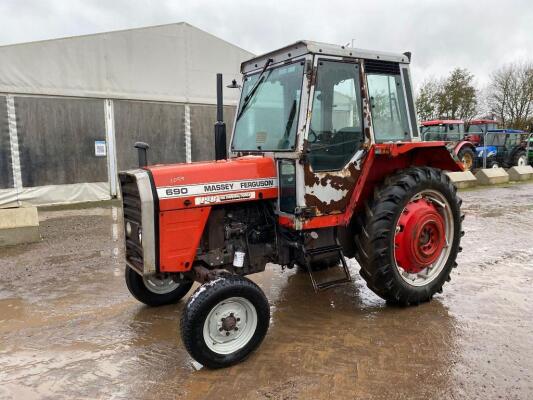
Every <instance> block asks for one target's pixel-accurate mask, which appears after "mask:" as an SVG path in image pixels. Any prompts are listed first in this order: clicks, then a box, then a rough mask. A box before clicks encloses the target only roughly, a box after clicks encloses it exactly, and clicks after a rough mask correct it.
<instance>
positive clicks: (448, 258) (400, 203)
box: [356, 167, 462, 305]
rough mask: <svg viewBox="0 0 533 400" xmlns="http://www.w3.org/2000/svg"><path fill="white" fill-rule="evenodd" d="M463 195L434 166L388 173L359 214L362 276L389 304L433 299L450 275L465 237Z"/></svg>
mask: <svg viewBox="0 0 533 400" xmlns="http://www.w3.org/2000/svg"><path fill="white" fill-rule="evenodd" d="M460 206H461V199H460V198H459V197H458V196H457V195H456V189H455V187H454V186H453V184H452V183H451V181H450V179H449V178H448V176H447V175H446V174H444V173H443V172H442V171H441V170H438V169H435V168H428V167H424V168H410V169H407V170H404V171H401V172H399V173H397V174H396V175H394V176H393V177H391V178H389V179H388V180H387V181H386V182H385V184H384V185H383V186H382V187H381V188H380V189H378V190H377V191H376V194H375V196H374V198H373V199H372V200H371V201H370V202H369V203H368V206H367V207H366V213H365V215H361V216H360V221H359V222H360V224H361V225H362V226H361V229H360V233H359V235H358V236H357V237H356V245H357V250H358V253H357V259H358V261H359V264H360V265H361V276H362V277H363V278H364V279H365V280H366V282H367V285H368V287H369V288H370V289H371V290H372V291H374V292H375V293H376V294H377V295H379V296H381V297H382V298H384V299H385V300H387V302H388V303H392V304H400V305H411V304H419V303H421V302H425V301H429V300H430V299H431V298H432V296H433V295H434V294H435V293H436V292H440V291H441V290H442V286H443V285H444V283H445V282H446V281H448V280H449V279H450V272H451V270H452V268H453V267H454V266H456V265H457V264H456V262H455V259H456V257H457V253H458V252H459V250H460V247H459V242H460V238H461V236H462V231H461V221H462V216H461V213H460Z"/></svg>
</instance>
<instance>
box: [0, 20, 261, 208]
mask: <svg viewBox="0 0 533 400" xmlns="http://www.w3.org/2000/svg"><path fill="white" fill-rule="evenodd" d="M252 56H253V54H252V53H250V52H248V51H246V50H243V49H241V48H239V47H237V46H235V45H232V44H230V43H228V42H226V41H224V40H222V39H219V38H217V37H215V36H213V35H211V34H209V33H207V32H204V31H202V30H200V29H198V28H195V27H193V26H191V25H189V24H187V23H184V22H182V23H176V24H169V25H161V26H154V27H148V28H140V29H130V30H124V31H116V32H109V33H100V34H94V35H86V36H77V37H71V38H64V39H55V40H46V41H40V42H32V43H23V44H16V45H9V46H0V60H1V62H0V207H12V206H17V205H23V204H25V203H30V204H35V205H39V204H53V203H63V202H75V201H91V200H100V199H109V198H110V197H112V196H115V195H116V194H117V184H116V175H117V171H120V170H123V169H127V168H132V167H134V166H135V165H136V152H135V151H134V149H133V147H132V146H133V143H134V142H136V141H144V142H147V143H149V144H150V145H151V149H150V151H149V162H150V163H156V162H157V163H167V162H190V161H197V160H207V159H213V158H214V146H213V124H214V122H215V119H216V107H215V104H216V86H215V83H216V73H217V72H221V73H223V74H224V84H225V85H226V84H229V83H230V82H231V81H232V80H233V79H237V80H239V68H240V63H241V62H242V61H244V60H246V59H249V58H251V57H252ZM238 96H239V91H238V90H237V89H225V91H224V103H225V105H226V107H225V115H224V119H225V121H226V123H227V124H228V130H230V129H231V124H232V121H233V115H234V110H235V105H236V103H237V100H238Z"/></svg>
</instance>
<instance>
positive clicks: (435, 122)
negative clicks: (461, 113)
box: [422, 119, 465, 126]
mask: <svg viewBox="0 0 533 400" xmlns="http://www.w3.org/2000/svg"><path fill="white" fill-rule="evenodd" d="M464 123H465V121H463V120H461V119H433V120H431V121H422V126H433V125H447V124H464Z"/></svg>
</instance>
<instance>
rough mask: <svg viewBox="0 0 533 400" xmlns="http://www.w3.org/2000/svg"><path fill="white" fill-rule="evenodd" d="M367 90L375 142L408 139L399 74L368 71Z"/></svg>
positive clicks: (405, 111)
mask: <svg viewBox="0 0 533 400" xmlns="http://www.w3.org/2000/svg"><path fill="white" fill-rule="evenodd" d="M367 82H368V92H369V95H370V106H371V112H372V122H373V125H374V137H375V140H376V142H378V143H383V142H391V141H393V142H396V141H404V140H406V139H409V123H408V118H407V105H406V103H405V96H404V94H403V86H402V78H401V76H400V74H399V71H398V74H390V75H389V74H385V73H368V74H367Z"/></svg>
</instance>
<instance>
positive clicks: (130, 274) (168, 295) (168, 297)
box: [125, 266, 193, 307]
mask: <svg viewBox="0 0 533 400" xmlns="http://www.w3.org/2000/svg"><path fill="white" fill-rule="evenodd" d="M125 278H126V286H127V287H128V290H129V291H130V293H131V294H132V295H133V297H135V298H136V299H137V300H139V301H140V302H141V303H144V304H146V305H148V306H152V307H157V306H162V305H165V304H173V303H177V302H178V301H180V300H181V298H182V297H183V296H185V295H186V294H187V292H188V291H189V290H190V289H191V287H192V285H193V282H192V281H190V282H175V281H174V280H173V279H172V277H171V276H167V275H164V274H154V275H152V276H145V277H143V276H141V275H139V274H138V273H137V272H135V271H134V270H133V269H132V268H130V267H129V266H126V271H125Z"/></svg>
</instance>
